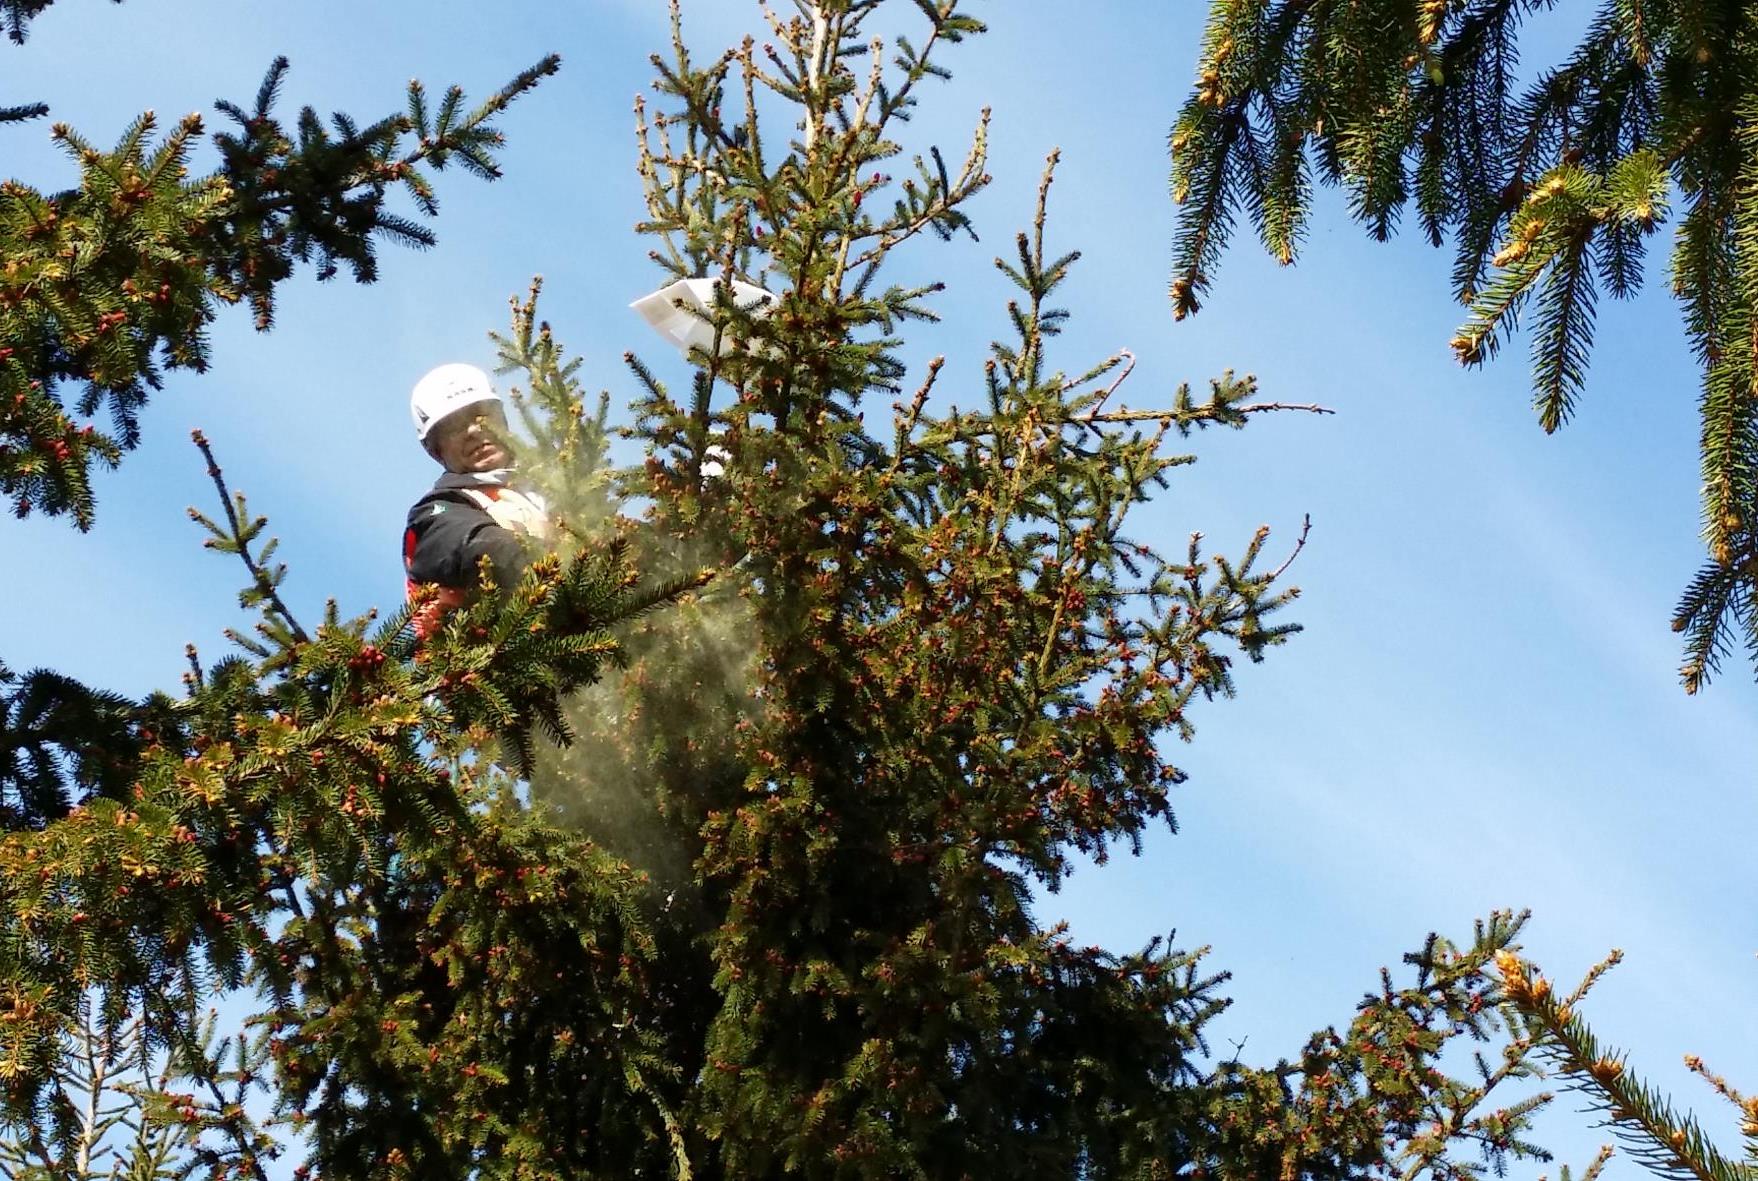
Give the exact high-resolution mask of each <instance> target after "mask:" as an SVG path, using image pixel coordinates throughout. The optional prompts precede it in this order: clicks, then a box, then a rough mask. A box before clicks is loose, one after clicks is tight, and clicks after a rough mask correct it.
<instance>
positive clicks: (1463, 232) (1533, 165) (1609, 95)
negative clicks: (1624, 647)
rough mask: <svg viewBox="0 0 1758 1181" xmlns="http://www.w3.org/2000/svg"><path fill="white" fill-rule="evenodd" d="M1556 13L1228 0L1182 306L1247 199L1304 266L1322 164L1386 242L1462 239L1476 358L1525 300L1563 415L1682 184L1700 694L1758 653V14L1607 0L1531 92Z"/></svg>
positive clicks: (1526, 0) (1737, 7)
mask: <svg viewBox="0 0 1758 1181" xmlns="http://www.w3.org/2000/svg"><path fill="white" fill-rule="evenodd" d="M1552 7H1554V5H1553V4H1552V3H1551V0H1359V2H1351V3H1346V4H1345V3H1332V2H1329V0H1316V2H1315V0H1214V3H1212V4H1211V6H1210V17H1209V24H1208V28H1207V31H1206V33H1205V34H1204V38H1203V42H1202V51H1201V58H1200V60H1199V62H1198V66H1197V70H1198V80H1197V87H1196V91H1195V93H1194V94H1193V96H1192V97H1191V98H1190V100H1189V101H1188V102H1187V103H1186V105H1185V107H1184V110H1183V112H1182V113H1181V114H1180V115H1179V118H1178V122H1177V124H1176V126H1175V127H1174V129H1173V132H1172V191H1173V196H1174V198H1175V199H1176V200H1177V201H1179V202H1180V203H1181V205H1182V210H1181V212H1180V215H1179V225H1178V233H1177V246H1176V250H1175V255H1176V261H1175V264H1174V275H1173V279H1172V289H1171V295H1172V303H1173V311H1174V314H1175V315H1176V316H1178V317H1180V318H1182V317H1183V316H1185V315H1187V314H1189V313H1191V312H1194V311H1196V310H1197V308H1198V307H1199V306H1200V303H1201V299H1202V297H1203V295H1204V293H1205V292H1206V291H1207V289H1208V287H1209V285H1210V282H1211V280H1212V278H1213V276H1214V273H1215V270H1216V267H1217V265H1218V264H1219V261H1220V258H1221V254H1222V251H1223V249H1224V248H1225V246H1226V244H1227V241H1228V238H1229V236H1230V234H1231V231H1232V228H1233V224H1234V222H1235V220H1236V219H1237V217H1238V216H1239V215H1240V214H1241V213H1244V214H1245V215H1246V216H1247V217H1248V218H1249V219H1250V221H1251V223H1252V225H1253V226H1254V228H1255V229H1256V230H1257V232H1258V235H1259V237H1260V238H1261V239H1262V241H1263V244H1264V246H1265V248H1266V249H1268V250H1269V251H1270V253H1271V254H1272V255H1274V256H1275V257H1276V258H1277V259H1279V260H1280V261H1282V262H1284V263H1289V262H1292V261H1293V260H1294V258H1295V256H1296V254H1297V252H1298V248H1299V244H1300V241H1301V238H1302V237H1303V235H1304V233H1305V231H1306V226H1307V218H1308V211H1309V207H1310V203H1311V198H1312V191H1313V185H1314V183H1315V181H1316V182H1318V183H1323V184H1329V185H1336V186H1338V187H1340V188H1342V189H1344V190H1345V191H1346V192H1347V193H1348V196H1349V202H1350V207H1351V210H1352V212H1353V213H1354V215H1355V216H1356V218H1357V219H1358V220H1359V221H1361V222H1362V224H1363V225H1364V226H1366V228H1367V229H1368V232H1369V233H1371V234H1372V235H1374V236H1375V237H1376V238H1379V239H1382V240H1383V239H1385V238H1386V237H1388V236H1389V235H1390V234H1391V233H1392V232H1393V231H1394V230H1395V229H1396V228H1397V226H1398V224H1399V221H1400V220H1401V218H1402V217H1403V216H1404V214H1405V212H1406V211H1407V210H1410V211H1413V212H1414V214H1415V217H1416V222H1417V225H1418V228H1419V229H1420V231H1421V233H1422V234H1423V235H1424V237H1426V238H1427V239H1428V240H1429V241H1431V242H1432V243H1434V244H1435V245H1437V246H1439V245H1441V244H1442V243H1443V242H1444V241H1445V240H1446V239H1447V237H1448V236H1449V235H1451V236H1452V238H1453V241H1454V246H1455V255H1454V263H1453V277H1452V278H1453V291H1454V294H1455V295H1456V296H1457V297H1458V298H1459V300H1460V302H1461V303H1464V304H1466V305H1467V306H1468V307H1469V309H1470V310H1469V315H1468V317H1467V319H1466V322H1465V323H1464V325H1463V326H1461V328H1460V329H1459V331H1458V333H1457V334H1456V335H1455V336H1454V337H1453V340H1452V347H1453V350H1454V352H1455V354H1456V355H1457V356H1458V358H1459V360H1460V361H1461V362H1462V363H1464V364H1467V365H1478V364H1481V363H1482V362H1484V361H1485V360H1487V359H1489V358H1491V357H1493V356H1495V354H1496V353H1497V351H1498V350H1499V349H1500V347H1501V345H1502V343H1503V342H1504V341H1505V340H1506V339H1507V338H1508V336H1509V335H1511V334H1512V333H1513V332H1514V330H1515V328H1516V325H1517V324H1518V322H1519V320H1520V317H1521V316H1522V314H1524V315H1525V316H1526V317H1527V320H1528V324H1529V326H1530V329H1531V331H1530V336H1531V348H1532V366H1533V388H1534V400H1535V405H1536V408H1537V411H1538V415H1539V421H1540V423H1541V424H1542V426H1543V427H1544V429H1545V430H1546V431H1554V430H1556V429H1557V428H1558V427H1559V426H1561V425H1562V424H1563V423H1564V422H1566V421H1567V420H1568V418H1569V417H1570V415H1571V414H1572V413H1573V411H1574V408H1575V405H1576V402H1577V399H1578V398H1579V396H1580V394H1581V393H1582V391H1583V389H1584V387H1585V385H1586V380H1587V366H1588V359H1589V355H1590V352H1591V346H1592V341H1593V326H1594V318H1595V312H1596V309H1597V305H1598V301H1599V299H1600V297H1601V295H1602V294H1606V295H1610V296H1612V297H1613V298H1617V299H1622V298H1627V297H1629V296H1630V295H1632V294H1633V293H1634V292H1635V291H1637V290H1638V289H1639V288H1640V287H1641V285H1642V282H1643V278H1644V266H1645V262H1646V255H1647V249H1648V244H1649V240H1650V238H1651V237H1652V236H1653V235H1654V233H1655V232H1656V231H1657V230H1658V229H1659V228H1660V227H1661V226H1662V224H1663V223H1664V222H1665V220H1666V218H1667V216H1668V214H1669V212H1670V211H1671V207H1672V205H1673V204H1674V202H1675V200H1676V201H1677V203H1678V204H1679V205H1680V207H1681V213H1682V216H1681V218H1680V220H1679V223H1678V228H1677V234H1676V238H1675V242H1674V246H1673V252H1672V260H1671V266H1670V276H1671V278H1670V281H1671V285H1672V289H1673V292H1674V294H1675V295H1676V296H1677V297H1678V299H1679V301H1680V303H1681V304H1682V306H1683V310H1684V314H1685V323H1686V327H1687V329H1688V331H1689V333H1690V336H1691V339H1692V342H1693V345H1694V346H1695V348H1696V351H1697V354H1698V356H1699V358H1700V360H1701V362H1702V366H1703V379H1702V390H1701V394H1700V398H1699V404H1700V410H1701V419H1702V462H1703V487H1704V505H1703V532H1704V538H1705V540H1706V542H1707V543H1708V548H1709V557H1710V560H1709V562H1708V563H1707V564H1706V565H1705V566H1704V567H1703V569H1702V570H1701V571H1700V572H1699V574H1698V575H1697V577H1696V578H1695V579H1694V580H1693V581H1692V583H1691V585H1690V586H1689V588H1688V589H1687V590H1686V592H1685V594H1684V596H1683V598H1682V599H1681V601H1680V604H1679V607H1678V611H1677V613H1676V615H1675V618H1674V621H1673V624H1674V628H1675V629H1676V630H1678V631H1680V632H1682V633H1684V636H1685V660H1684V664H1683V667H1682V669H1681V673H1680V675H1681V679H1682V680H1683V682H1684V686H1685V688H1686V689H1687V690H1688V691H1692V692H1694V691H1696V689H1697V688H1698V687H1700V686H1701V685H1702V684H1704V683H1705V682H1706V681H1707V680H1708V678H1709V677H1710V676H1711V675H1712V674H1713V673H1714V671H1715V670H1716V668H1717V666H1718V663H1719V661H1720V660H1721V658H1722V657H1723V656H1725V654H1726V653H1727V651H1728V650H1729V648H1730V646H1731V645H1732V644H1733V643H1735V642H1738V643H1741V644H1743V645H1744V646H1746V647H1747V648H1750V649H1753V650H1755V651H1758V612H1755V611H1754V607H1753V604H1754V603H1758V595H1755V594H1754V590H1755V588H1758V531H1755V528H1754V525H1755V522H1758V483H1754V477H1753V473H1754V471H1755V470H1758V465H1754V463H1753V455H1754V449H1755V448H1758V418H1755V417H1754V406H1758V400H1755V399H1754V398H1753V396H1752V392H1753V388H1754V385H1753V383H1754V380H1755V368H1754V365H1755V361H1754V358H1755V352H1754V348H1755V346H1754V340H1758V337H1755V336H1754V335H1753V333H1752V331H1751V323H1752V320H1753V317H1754V306H1753V302H1752V301H1753V292H1754V290H1758V288H1755V286H1754V283H1753V281H1752V280H1753V275H1754V266H1755V265H1758V262H1755V259H1754V256H1753V255H1752V251H1751V247H1750V243H1751V241H1752V240H1753V230H1754V227H1755V226H1758V204H1754V201H1755V198H1754V189H1753V186H1752V183H1751V182H1752V175H1753V169H1754V168H1755V167H1758V164H1755V157H1754V145H1755V144H1758V136H1755V133H1754V123H1753V120H1754V118H1755V117H1758V72H1755V71H1758V58H1755V57H1754V36H1755V35H1758V31H1755V30H1754V27H1753V24H1752V12H1751V7H1750V5H1747V4H1743V3H1740V2H1739V0H1705V2H1695V0H1693V2H1674V0H1659V2H1657V0H1605V2H1604V3H1602V4H1600V5H1599V6H1598V7H1597V11H1596V12H1595V13H1594V15H1593V17H1592V20H1591V22H1590V23H1589V25H1588V27H1587V30H1586V32H1585V34H1584V35H1583V36H1582V38H1581V40H1580V41H1579V43H1578V44H1577V45H1576V47H1575V48H1574V50H1573V51H1572V52H1571V53H1569V54H1568V56H1567V57H1566V58H1565V59H1564V60H1562V61H1560V62H1557V63H1555V64H1546V65H1544V66H1543V67H1542V68H1539V69H1537V70H1535V71H1531V76H1532V81H1531V82H1530V84H1526V85H1522V84H1520V83H1519V81H1518V80H1519V79H1520V78H1521V77H1523V76H1527V75H1524V74H1523V73H1522V71H1521V69H1520V68H1519V67H1520V65H1521V63H1520V59H1519V48H1520V37H1521V33H1522V27H1523V25H1524V24H1525V22H1526V21H1527V20H1528V19H1530V18H1533V17H1535V16H1537V15H1539V14H1541V13H1544V12H1545V11H1547V10H1549V9H1551V8H1552ZM1553 19H1554V18H1553Z"/></svg>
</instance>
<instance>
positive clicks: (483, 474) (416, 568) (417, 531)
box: [403, 364, 550, 636]
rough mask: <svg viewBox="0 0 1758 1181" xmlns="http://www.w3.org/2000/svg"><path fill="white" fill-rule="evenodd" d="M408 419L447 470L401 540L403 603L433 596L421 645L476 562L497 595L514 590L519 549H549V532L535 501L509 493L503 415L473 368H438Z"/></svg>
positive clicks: (421, 616)
mask: <svg viewBox="0 0 1758 1181" xmlns="http://www.w3.org/2000/svg"><path fill="white" fill-rule="evenodd" d="M409 413H410V416H411V417H412V418H413V419H414V421H415V434H416V438H418V439H420V440H421V445H422V446H423V447H425V448H427V453H428V454H429V455H431V456H433V458H434V459H435V460H437V461H438V462H439V463H440V465H441V466H442V467H444V468H445V469H446V470H445V472H444V473H443V474H442V475H441V476H440V478H439V479H438V480H437V481H435V483H434V486H433V488H432V489H431V490H430V491H429V492H428V493H427V494H426V495H425V496H423V497H422V498H421V499H420V500H418V501H416V502H415V505H414V507H413V508H411V509H410V510H409V521H408V524H407V526H406V527H405V528H404V530H403V569H404V572H405V573H406V574H407V576H408V580H409V594H410V595H411V596H412V597H413V596H414V595H415V594H416V593H417V592H418V590H419V588H421V587H423V586H436V587H438V592H437V594H435V595H434V597H433V598H432V599H431V600H429V601H428V602H427V603H426V604H425V605H424V606H423V607H422V609H421V610H420V611H419V612H418V613H417V615H416V619H415V628H416V631H417V633H418V634H420V635H422V636H426V635H427V634H428V633H429V632H431V631H432V630H433V629H434V628H436V627H437V626H439V622H440V619H441V618H442V617H443V616H444V614H445V612H447V611H449V610H451V609H452V608H454V607H457V606H459V605H460V604H461V603H463V602H464V599H465V597H466V595H468V593H469V592H470V590H471V589H473V588H474V587H475V586H476V585H477V579H478V577H479V574H478V571H479V569H480V565H481V562H482V559H484V558H487V559H488V561H489V563H490V565H492V566H493V568H494V576H495V581H496V583H497V584H498V585H500V586H502V587H507V586H510V585H512V584H513V582H515V581H516V580H517V579H518V577H519V575H520V574H522V573H523V572H524V569H525V563H526V552H525V542H526V541H527V540H531V541H537V542H543V541H547V540H548V538H549V535H550V522H549V515H548V509H547V507H546V506H545V504H544V502H543V499H542V497H540V496H537V495H536V494H535V493H530V492H523V491H520V490H519V489H517V488H514V487H512V486H511V485H510V484H509V483H508V481H509V479H510V478H511V477H512V475H513V471H514V469H513V452H512V449H511V447H510V446H509V444H508V438H509V436H508V433H507V417H506V410H505V407H504V406H503V405H502V402H501V397H500V394H499V393H497V392H496V390H495V388H494V383H493V382H492V381H491V380H490V378H489V376H488V374H487V373H484V372H483V371H482V370H481V369H478V368H477V367H476V366H474V365H464V364H449V365H441V366H439V367H438V368H437V369H434V370H432V371H430V372H429V373H428V374H427V375H426V376H425V377H423V378H422V379H421V380H420V381H419V382H417V383H416V384H415V389H414V392H413V393H412V394H411V395H410V398H409Z"/></svg>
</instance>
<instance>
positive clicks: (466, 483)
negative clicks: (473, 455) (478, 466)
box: [434, 466, 517, 488]
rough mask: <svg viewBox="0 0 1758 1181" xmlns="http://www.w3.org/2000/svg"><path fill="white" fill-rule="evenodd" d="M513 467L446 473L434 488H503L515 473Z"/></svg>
mask: <svg viewBox="0 0 1758 1181" xmlns="http://www.w3.org/2000/svg"><path fill="white" fill-rule="evenodd" d="M516 470H517V469H516V468H513V467H510V466H509V467H497V468H494V469H492V470H490V471H486V472H454V471H448V472H446V474H445V475H443V476H441V477H440V478H439V483H438V484H436V485H434V486H435V487H436V488H482V487H489V488H504V487H505V486H506V485H507V483H508V482H509V481H510V480H511V479H512V478H513V473H514V472H515V471H516Z"/></svg>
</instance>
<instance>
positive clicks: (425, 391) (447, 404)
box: [409, 363, 501, 446]
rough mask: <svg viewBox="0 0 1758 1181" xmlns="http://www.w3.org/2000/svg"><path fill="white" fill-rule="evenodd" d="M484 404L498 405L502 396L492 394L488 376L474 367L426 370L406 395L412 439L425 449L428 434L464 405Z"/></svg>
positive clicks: (453, 366)
mask: <svg viewBox="0 0 1758 1181" xmlns="http://www.w3.org/2000/svg"><path fill="white" fill-rule="evenodd" d="M484 402H493V403H494V404H495V405H497V406H499V405H501V396H500V395H499V394H497V393H495V390H494V382H492V381H491V380H489V376H488V374H486V373H484V372H483V371H482V370H480V369H478V368H477V367H476V366H474V365H464V364H456V363H454V364H451V365H441V366H440V367H439V368H437V369H432V370H429V371H428V373H427V376H425V377H423V378H422V379H421V380H420V381H418V382H416V383H415V389H414V392H412V393H411V394H410V395H409V417H410V418H412V419H414V421H415V437H416V438H417V439H420V440H421V442H422V444H423V445H424V446H425V445H426V444H427V437H428V435H429V434H431V433H432V432H433V428H434V427H436V426H438V425H439V423H440V421H441V420H442V419H445V418H447V417H448V416H450V415H452V414H455V413H457V412H458V411H459V410H462V409H464V408H465V407H466V406H478V405H481V404H482V403H484Z"/></svg>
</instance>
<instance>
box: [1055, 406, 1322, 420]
mask: <svg viewBox="0 0 1758 1181" xmlns="http://www.w3.org/2000/svg"><path fill="white" fill-rule="evenodd" d="M1229 409H1230V410H1231V411H1233V412H1234V413H1237V414H1265V413H1269V412H1270V411H1280V410H1298V411H1300V412H1302V413H1304V414H1335V413H1337V412H1336V411H1335V410H1332V409H1331V408H1330V407H1329V406H1320V405H1319V404H1317V403H1316V402H1253V403H1252V404H1251V405H1249V406H1233V407H1229ZM1180 417H1181V416H1180V415H1179V414H1177V413H1176V412H1174V411H1171V410H1113V411H1111V412H1110V413H1108V414H1093V415H1089V416H1086V419H1085V420H1086V421H1090V422H1111V423H1118V422H1164V423H1166V424H1168V425H1172V424H1175V423H1177V422H1178V420H1179V418H1180ZM1182 417H1184V418H1186V419H1188V420H1195V419H1202V418H1214V417H1215V415H1214V414H1213V413H1211V412H1209V411H1208V410H1207V409H1197V410H1193V411H1191V412H1190V413H1189V414H1187V415H1184V416H1182Z"/></svg>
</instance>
